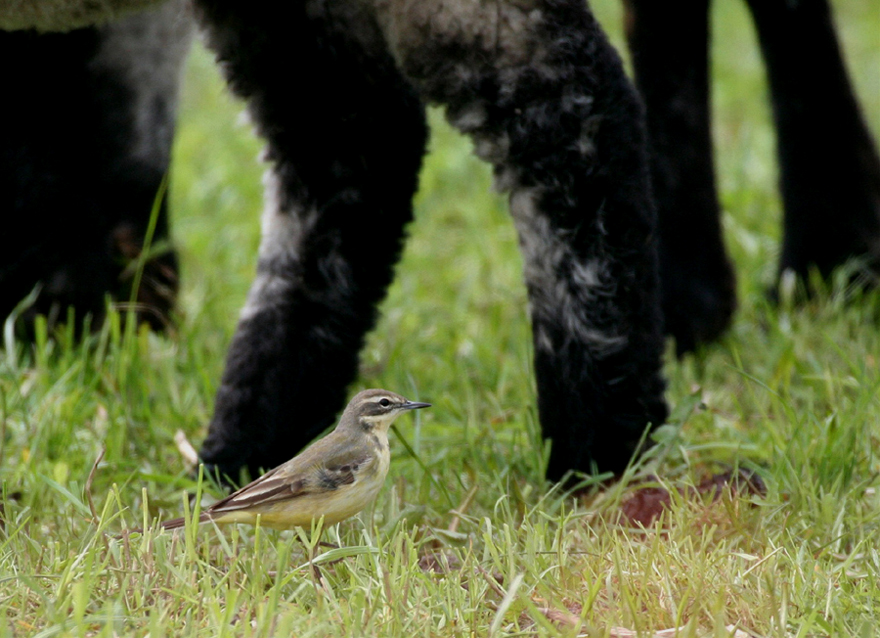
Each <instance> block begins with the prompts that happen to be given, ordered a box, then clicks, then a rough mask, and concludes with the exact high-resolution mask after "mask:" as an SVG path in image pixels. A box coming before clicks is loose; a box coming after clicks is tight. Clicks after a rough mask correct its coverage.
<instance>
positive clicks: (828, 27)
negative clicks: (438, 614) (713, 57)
mask: <svg viewBox="0 0 880 638" xmlns="http://www.w3.org/2000/svg"><path fill="white" fill-rule="evenodd" d="M749 7H750V9H751V12H752V16H753V17H754V20H755V25H756V27H757V29H758V37H759V39H760V43H761V50H762V52H763V54H764V60H765V62H766V66H767V71H768V75H769V80H770V88H771V91H772V96H773V115H774V119H775V121H776V129H777V146H778V153H779V161H780V165H781V166H780V176H781V188H782V198H783V203H784V206H785V227H784V239H783V246H782V256H781V260H780V264H779V267H780V274H781V273H782V272H784V271H786V270H789V269H790V270H792V271H794V272H795V273H796V274H797V275H799V276H802V277H803V276H806V275H807V274H808V272H809V270H810V269H811V268H813V267H815V268H817V269H818V271H819V273H820V274H822V275H823V276H827V275H828V274H830V272H831V271H832V269H833V268H834V267H835V266H839V265H840V264H842V263H843V262H844V261H845V260H846V259H848V258H850V257H856V256H858V257H863V258H865V259H866V261H867V265H868V266H869V267H870V268H871V269H872V270H873V272H874V278H875V281H876V276H877V273H878V272H880V160H878V155H877V148H876V146H875V144H874V142H873V141H872V139H871V134H870V132H869V131H868V128H867V126H866V125H865V121H864V119H863V118H862V115H861V113H860V111H859V106H858V103H857V101H856V98H855V95H854V93H853V89H852V86H851V85H850V81H849V77H848V75H847V72H846V68H845V66H844V63H843V59H842V56H841V51H840V46H839V44H838V42H837V37H836V35H835V32H834V25H833V22H832V16H831V10H830V7H829V6H828V3H827V1H826V0H799V1H798V2H791V1H790V0H749Z"/></svg>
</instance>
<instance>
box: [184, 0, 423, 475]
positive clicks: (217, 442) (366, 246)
mask: <svg viewBox="0 0 880 638" xmlns="http://www.w3.org/2000/svg"><path fill="white" fill-rule="evenodd" d="M318 4H319V3H303V4H296V5H279V6H278V8H277V10H274V9H269V8H267V6H266V5H263V4H257V3H242V2H239V1H238V0H229V1H219V2H218V1H214V2H200V3H199V4H198V7H199V10H200V12H201V17H202V19H203V20H204V22H205V24H206V25H207V26H208V30H207V34H208V42H209V44H210V46H211V47H212V48H214V50H215V51H216V52H217V57H218V59H219V60H220V62H221V65H222V67H223V69H224V71H225V73H226V74H227V77H228V79H229V82H230V85H231V87H232V88H233V90H234V91H235V92H236V93H238V94H239V95H240V96H242V97H243V98H245V99H246V100H247V101H248V104H249V110H250V113H251V117H252V119H253V120H254V122H255V123H256V126H257V128H258V130H259V131H260V133H261V134H262V135H263V136H264V137H265V138H266V141H267V143H268V147H267V153H266V157H267V159H268V160H269V161H270V162H271V164H272V168H271V169H270V170H271V178H270V181H271V184H270V195H269V197H268V201H267V210H266V212H265V213H264V215H265V216H266V219H264V229H266V228H268V229H269V233H271V234H273V235H274V236H271V237H270V236H264V241H263V246H261V250H260V262H259V267H258V274H257V280H256V281H255V283H254V286H253V288H252V289H251V294H250V298H249V300H248V307H247V308H246V309H245V311H244V313H243V316H242V319H241V321H240V322H239V327H238V331H237V333H236V335H235V339H234V340H233V343H232V347H231V349H230V352H229V356H228V359H227V366H226V371H225V373H224V375H223V382H222V386H221V388H220V391H219V393H218V395H217V403H216V408H215V413H214V418H213V421H212V422H211V427H210V431H209V434H208V438H207V440H206V441H205V444H204V447H203V449H202V452H201V455H202V458H203V459H204V460H205V461H206V462H207V463H208V464H210V466H212V467H214V468H217V469H218V470H219V471H220V473H221V474H222V475H229V476H231V477H233V478H234V479H236V480H237V479H238V471H239V468H240V467H242V466H243V465H246V466H248V467H249V468H250V471H251V474H252V475H256V473H257V472H258V470H259V469H260V468H264V469H265V468H269V467H272V466H274V465H277V464H278V463H280V462H282V461H285V460H287V459H288V458H290V456H291V455H292V454H293V453H295V452H296V451H297V450H299V449H300V448H301V447H303V446H304V445H305V444H307V443H308V442H309V441H310V440H311V439H313V438H314V437H315V436H316V435H317V434H319V433H320V432H321V431H322V430H324V429H325V428H326V427H328V426H329V425H330V424H331V423H332V422H333V421H334V419H335V416H336V414H337V412H338V411H339V409H340V408H342V407H343V404H344V400H345V391H346V387H347V386H348V384H349V383H351V382H352V381H353V380H354V378H355V375H356V373H357V362H358V353H359V351H360V349H361V346H362V345H363V339H364V334H365V333H366V332H367V330H369V329H370V328H371V327H372V326H373V324H374V321H375V316H376V304H377V303H378V302H379V301H380V300H381V299H382V297H383V296H384V294H385V289H386V287H387V286H388V284H389V283H390V281H391V277H392V270H393V266H394V264H395V262H396V261H397V258H398V256H399V254H400V251H401V247H402V242H403V238H404V225H405V224H406V223H407V222H408V221H410V219H411V218H412V203H411V202H412V197H413V194H414V192H415V189H416V185H417V175H418V171H419V168H420V166H421V158H422V154H423V152H424V147H425V142H426V137H427V129H426V124H425V120H424V114H423V107H422V104H421V102H420V101H419V100H418V98H417V97H416V95H415V93H414V92H413V90H412V88H411V87H410V86H409V85H408V84H407V83H406V82H405V81H404V80H403V78H402V77H401V75H400V73H399V72H398V71H397V70H396V68H395V65H394V61H393V60H392V58H391V56H390V54H389V53H388V52H387V51H385V50H384V49H383V48H381V47H377V46H376V42H375V39H376V38H378V31H377V29H376V26H375V25H374V24H372V23H371V21H370V20H368V19H365V17H364V16H359V15H345V14H340V15H329V14H328V13H327V12H326V11H323V10H321V9H320V7H319V6H317V5H318ZM307 5H308V6H311V8H312V9H313V11H311V12H308V11H306V8H305V7H306V6H307ZM273 6H274V5H273ZM354 27H357V28H358V30H359V32H360V36H359V37H362V38H365V40H362V41H359V40H358V39H357V38H356V37H353V35H352V33H350V32H349V31H351V30H353V28H354ZM371 45H372V46H371Z"/></svg>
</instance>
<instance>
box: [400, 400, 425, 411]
mask: <svg viewBox="0 0 880 638" xmlns="http://www.w3.org/2000/svg"><path fill="white" fill-rule="evenodd" d="M430 407H431V404H430V403H418V402H416V401H407V402H406V403H404V404H403V405H402V406H400V409H401V410H418V409H420V408H430Z"/></svg>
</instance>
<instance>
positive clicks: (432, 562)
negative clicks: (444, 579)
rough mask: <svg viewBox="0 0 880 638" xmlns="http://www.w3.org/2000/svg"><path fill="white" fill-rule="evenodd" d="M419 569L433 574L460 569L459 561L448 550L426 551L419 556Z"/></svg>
mask: <svg viewBox="0 0 880 638" xmlns="http://www.w3.org/2000/svg"><path fill="white" fill-rule="evenodd" d="M419 569H421V570H422V571H423V572H432V573H434V574H447V573H449V572H454V571H458V570H459V569H461V561H460V560H458V556H456V555H455V554H452V553H450V552H442V553H441V552H428V553H427V554H422V555H421V556H419Z"/></svg>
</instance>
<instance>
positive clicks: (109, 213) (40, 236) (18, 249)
mask: <svg viewBox="0 0 880 638" xmlns="http://www.w3.org/2000/svg"><path fill="white" fill-rule="evenodd" d="M155 19H158V18H153V17H152V16H151V15H146V14H145V15H144V16H137V17H135V18H134V19H129V20H128V22H126V23H125V25H124V27H120V26H111V27H105V28H103V29H98V28H91V29H80V30H76V31H71V32H69V33H63V34H58V33H50V34H38V33H35V32H12V33H6V32H0V59H3V60H6V61H7V62H6V63H4V66H3V76H2V77H3V80H2V85H3V88H4V91H5V96H6V97H4V99H3V100H0V121H2V122H3V136H2V140H0V210H2V212H3V219H4V224H10V223H11V224H13V225H14V226H13V228H15V230H14V231H10V230H9V226H6V228H5V230H4V232H3V233H2V234H0V291H2V294H0V317H6V316H7V315H8V314H9V312H10V311H11V310H12V309H13V308H14V307H15V305H16V304H17V303H18V302H19V301H20V300H21V299H22V298H24V297H25V296H26V295H27V294H28V293H29V292H30V291H31V290H32V289H33V288H34V286H35V284H36V283H37V282H42V286H43V289H42V293H41V294H40V296H39V297H38V299H37V301H36V303H35V304H34V305H33V306H32V307H31V308H30V309H29V310H28V315H29V316H30V317H33V316H35V315H36V314H37V313H41V314H45V315H48V316H50V318H51V317H53V316H55V315H56V314H57V313H58V312H60V313H62V318H64V317H65V316H66V309H67V307H68V306H74V307H75V308H76V311H77V313H78V318H79V319H80V321H81V320H82V319H83V318H84V317H85V315H86V314H89V313H90V314H92V315H93V316H94V317H95V318H96V320H97V319H99V318H100V317H101V316H102V315H103V313H104V304H105V295H107V294H108V293H110V294H111V295H112V296H113V297H115V298H116V299H119V300H123V301H128V300H129V295H130V283H131V280H132V274H133V271H132V270H131V269H128V270H126V267H127V266H129V264H130V263H131V261H132V260H133V259H134V258H136V257H137V256H138V255H139V254H140V251H141V247H142V245H143V238H144V234H145V232H146V229H147V224H148V222H149V218H150V212H151V210H152V208H153V206H154V202H155V200H156V196H157V193H158V192H159V186H160V183H161V181H162V178H163V176H164V174H165V172H166V171H167V169H168V161H169V156H170V149H171V141H172V133H173V125H174V104H173V100H174V96H175V95H176V86H175V84H176V79H177V78H176V77H172V78H170V79H169V85H170V86H171V87H172V89H173V90H172V91H171V92H170V94H168V93H161V92H157V93H156V94H155V95H152V94H151V95H150V99H151V100H152V103H151V108H150V110H149V112H147V113H144V112H143V111H142V110H141V112H140V113H137V112H136V109H135V107H134V104H135V102H136V101H137V99H138V97H139V96H138V92H139V91H143V90H147V89H148V88H154V87H144V86H135V85H133V84H132V82H131V81H130V79H129V78H128V77H126V75H125V73H126V69H125V68H124V66H125V65H124V63H122V64H120V65H117V64H116V62H114V61H112V60H108V61H107V63H105V60H104V58H103V57H102V52H104V53H105V54H106V48H105V45H108V42H110V40H111V39H112V38H113V37H114V35H119V33H120V32H121V31H122V30H123V29H126V30H127V29H131V28H135V30H137V29H139V28H140V27H141V26H142V25H141V23H147V22H149V21H150V20H155ZM187 34H188V29H183V31H182V32H181V34H180V37H182V38H187V37H188V36H187ZM149 36H150V32H149V30H148V29H146V28H145V29H144V33H143V34H140V36H138V35H137V34H136V39H137V38H138V37H139V41H138V42H135V43H133V44H136V45H138V46H140V47H141V49H146V50H147V51H148V52H149V51H151V50H152V51H153V52H154V54H155V58H156V59H155V60H153V61H152V62H154V63H157V62H160V61H162V60H163V58H164V57H165V56H167V52H166V49H164V48H163V47H167V45H168V43H161V42H156V43H151V42H149V40H148V38H149ZM112 56H113V54H112V53H111V54H110V55H108V56H106V57H108V58H109V57H112ZM181 59H182V57H181ZM136 117H141V118H142V119H143V121H142V122H141V128H142V130H148V131H150V139H148V140H144V139H139V138H138V134H137V132H136V130H135V129H136V122H135V120H136ZM167 234H168V229H167V217H166V214H165V202H164V200H163V201H162V203H161V209H160V212H159V217H158V223H157V226H156V232H155V238H154V242H155V243H158V242H161V241H162V240H163V239H164V238H165V237H167ZM176 290H177V276H176V259H175V256H174V254H173V253H172V252H166V253H164V254H161V255H159V256H157V257H156V258H155V259H152V260H150V261H149V262H148V263H147V265H146V267H145V271H144V275H143V285H142V286H141V288H140V290H139V295H138V302H140V304H141V305H142V310H143V311H142V313H141V315H142V318H143V319H144V320H146V321H148V322H149V323H150V324H151V325H153V326H154V327H157V328H161V327H162V326H163V325H164V324H165V322H166V321H167V314H168V311H169V310H170V309H171V307H172V305H173V302H174V296H175V293H176ZM24 324H25V325H28V322H24Z"/></svg>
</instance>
